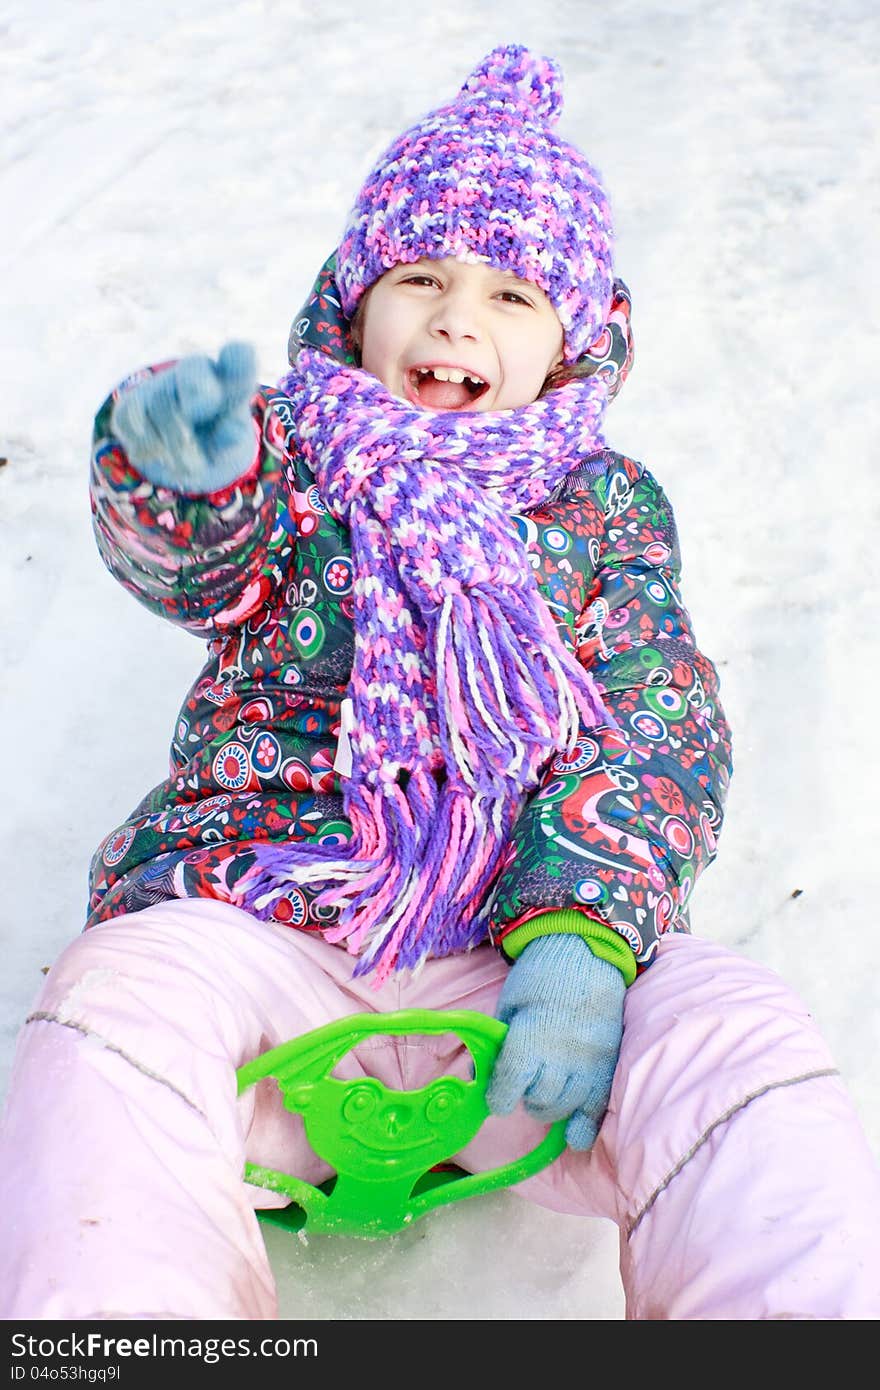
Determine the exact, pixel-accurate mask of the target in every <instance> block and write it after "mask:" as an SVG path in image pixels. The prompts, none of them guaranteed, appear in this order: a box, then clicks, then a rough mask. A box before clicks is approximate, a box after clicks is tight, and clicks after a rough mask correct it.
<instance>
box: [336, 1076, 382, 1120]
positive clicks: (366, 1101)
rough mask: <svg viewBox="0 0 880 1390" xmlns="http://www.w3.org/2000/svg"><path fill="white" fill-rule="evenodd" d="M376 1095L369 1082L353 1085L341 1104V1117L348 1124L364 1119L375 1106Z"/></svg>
mask: <svg viewBox="0 0 880 1390" xmlns="http://www.w3.org/2000/svg"><path fill="white" fill-rule="evenodd" d="M377 1101H378V1095H377V1094H376V1092H375V1090H374V1089H373V1087H372V1086H371V1085H370V1084H369V1082H365V1083H364V1084H363V1085H361V1086H353V1087H352V1088H351V1090H350V1091H349V1093H348V1095H347V1096H346V1097H345V1100H344V1102H343V1105H342V1114H343V1118H344V1119H346V1120H347V1121H348V1123H349V1124H357V1122H358V1121H361V1120H366V1119H367V1118H368V1117H369V1116H370V1115H372V1113H373V1111H374V1110H375V1108H376V1103H377Z"/></svg>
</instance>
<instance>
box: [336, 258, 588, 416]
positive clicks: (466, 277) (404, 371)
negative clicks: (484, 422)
mask: <svg viewBox="0 0 880 1390" xmlns="http://www.w3.org/2000/svg"><path fill="white" fill-rule="evenodd" d="M360 343H361V365H362V366H363V367H364V369H365V370H366V371H368V372H371V373H372V374H373V376H376V377H378V378H379V380H380V381H381V382H382V383H383V385H385V386H387V388H388V390H389V391H391V393H392V394H393V395H395V396H400V397H402V398H403V399H405V400H408V401H410V402H411V404H412V405H415V406H419V407H421V408H422V409H423V410H445V411H461V410H513V409H516V408H517V407H518V406H523V405H528V404H530V402H531V401H534V400H537V398H538V396H539V395H540V392H541V388H542V387H543V385H544V382H545V381H546V379H547V376H548V375H549V373H550V371H551V370H552V369H553V368H554V367H556V366H558V365H559V364H560V362H561V361H562V347H563V334H562V325H561V324H560V322H559V319H558V318H557V317H556V311H555V309H554V308H553V306H552V305H551V303H550V301H549V299H548V298H547V296H546V295H545V294H544V292H543V290H540V289H538V287H537V285H533V284H532V283H531V282H530V281H529V280H521V279H520V278H519V276H517V275H514V274H513V272H512V271H503V270H495V269H494V268H493V267H492V266H489V265H485V264H482V263H481V264H477V265H471V264H469V263H467V262H464V261H457V260H448V259H447V260H441V261H432V260H426V259H422V260H420V261H416V262H414V264H412V265H397V266H395V267H394V269H393V270H389V271H387V272H386V274H385V275H383V276H382V277H381V279H379V280H377V281H376V282H375V284H374V285H373V286H372V287H371V289H370V291H369V294H368V295H367V297H366V301H365V303H364V309H363V313H362V315H361V317H360Z"/></svg>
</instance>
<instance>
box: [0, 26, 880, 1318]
mask: <svg viewBox="0 0 880 1390" xmlns="http://www.w3.org/2000/svg"><path fill="white" fill-rule="evenodd" d="M878 28H880V12H878V10H877V6H876V4H875V3H874V0H839V2H838V3H837V4H835V5H834V6H832V5H830V4H819V3H815V0H778V2H777V3H775V4H773V5H770V6H767V5H763V4H761V3H758V0H754V2H753V0H728V2H727V3H724V4H722V3H718V2H717V0H666V2H665V3H661V2H660V0H616V3H615V4H614V5H600V4H596V3H591V4H588V3H583V0H551V3H546V4H543V5H540V6H538V5H535V4H534V3H533V2H532V0H503V2H502V0H489V3H484V4H481V5H479V6H477V5H474V4H473V3H472V0H445V3H444V4H443V5H442V6H437V7H431V6H428V7H424V6H422V7H417V9H416V10H413V7H412V6H411V5H403V4H392V3H389V0H376V2H375V3H374V4H373V5H372V6H371V7H370V9H369V17H367V11H366V9H365V7H364V6H362V5H360V4H355V3H352V4H345V3H342V0H325V3H323V4H321V5H306V4H304V3H301V0H226V2H225V3H224V0H210V3H209V0H189V3H188V4H187V5H186V6H185V7H183V8H181V7H180V6H179V5H177V4H173V3H170V0H149V3H145V2H144V0H129V3H128V4H126V5H124V6H120V5H119V4H118V3H116V0H80V3H78V4H77V5H70V4H68V3H64V0H5V3H4V4H3V5H2V7H0V131H2V155H0V159H2V164H0V167H2V182H0V199H2V206H3V208H4V209H5V212H4V213H3V219H2V225H3V235H2V245H0V273H2V278H3V319H4V332H3V334H2V337H0V405H2V409H0V455H2V456H3V457H5V458H6V459H8V463H7V464H6V465H5V466H4V467H2V469H0V498H2V514H0V527H2V541H0V593H2V601H0V602H2V610H0V611H2V642H3V647H2V650H3V668H2V727H3V729H4V730H5V740H4V742H5V747H4V757H3V769H4V773H5V782H6V786H7V789H8V791H7V795H6V797H5V798H4V801H3V805H2V811H0V843H2V844H3V846H4V851H5V858H6V867H5V872H4V892H3V902H2V908H0V913H2V949H3V962H4V969H3V972H2V979H0V1064H2V1074H0V1083H2V1086H0V1088H3V1087H5V1084H6V1079H7V1077H8V1069H9V1065H10V1063H11V1059H12V1052H13V1046H14V1039H15V1035H16V1033H17V1030H18V1028H19V1026H20V1023H21V1020H22V1018H23V1017H24V1015H25V1013H26V1012H27V1009H28V1007H29V1004H30V1002H31V1000H32V999H33V997H34V995H35V993H36V991H37V989H38V987H39V984H40V980H41V973H40V972H41V968H42V967H44V966H46V965H48V964H49V963H50V962H51V961H52V960H53V959H54V957H55V956H56V955H57V954H58V952H59V951H60V950H61V948H62V947H63V946H64V944H65V943H66V942H67V941H68V940H70V938H71V937H72V936H73V935H74V934H75V933H76V932H77V931H78V930H79V928H80V925H81V921H82V917H83V911H84V897H85V878H86V871H87V866H88V860H89V857H90V855H91V853H92V851H93V849H94V847H95V845H96V844H97V843H98V841H99V840H100V839H101V838H102V837H103V835H104V834H105V833H106V832H107V831H108V830H109V829H110V828H112V826H114V825H115V824H116V823H117V822H118V821H120V820H121V819H122V818H123V817H124V816H125V814H126V813H127V812H128V811H129V810H130V809H131V807H132V806H133V805H134V804H135V803H136V802H137V801H138V800H139V799H140V797H141V795H142V794H143V792H144V791H145V790H146V789H147V788H148V787H150V786H152V785H153V784H154V783H155V782H157V781H158V780H160V778H161V777H162V776H163V775H164V769H165V758H166V747H167V743H168V740H169V738H170V734H171V730H172V727H173V722H174V717H175V714H176V711H177V706H178V702H179V699H180V697H181V695H182V693H183V691H184V690H185V689H186V688H187V686H188V683H189V681H190V679H191V676H192V674H193V672H194V671H195V670H196V669H197V667H198V665H199V663H200V658H201V649H200V647H199V646H198V645H197V644H195V643H194V641H193V639H192V638H190V637H187V636H186V635H184V634H181V633H179V632H177V631H175V630H173V629H172V628H170V627H168V626H166V625H163V624H162V623H161V622H160V621H159V620H158V619H155V618H152V617H151V616H150V615H148V614H147V613H146V612H145V611H142V610H141V609H140V608H139V606H138V605H136V604H135V603H134V602H133V601H132V600H131V599H130V598H129V597H128V596H127V595H126V594H125V593H124V592H123V591H122V590H121V589H120V588H118V587H117V586H115V585H114V583H113V582H112V581H111V580H110V578H109V576H108V575H107V574H106V573H105V571H104V570H103V567H102V566H101V563H100V561H99V560H98V557H97V554H96V551H95V548H94V545H93V541H92V537H91V532H90V525H89V514H88V503H87V494H86V459H87V455H88V442H89V433H90V425H91V417H92V414H93V413H94V411H95V410H96V409H97V407H98V405H99V404H100V402H101V400H102V399H103V397H104V396H105V395H106V393H107V392H108V391H109V389H110V388H111V387H112V386H113V385H114V384H115V383H116V381H118V380H119V379H120V378H121V377H122V376H123V375H125V374H126V373H127V372H129V371H130V370H132V369H134V368H135V367H137V366H140V365H142V364H143V363H146V362H149V361H153V360H157V359H161V358H165V357H169V356H173V355H176V354H179V353H184V352H189V351H194V350H199V351H208V352H215V351H216V349H217V348H219V346H220V345H221V344H222V343H223V342H224V341H226V340H227V339H228V338H230V337H238V338H245V339H248V340H250V341H251V342H253V343H254V345H255V347H256V350H257V354H258V358H259V363H260V371H261V374H262V375H263V377H264V379H266V380H272V379H275V378H276V377H277V376H278V375H279V374H280V372H281V371H282V369H283V367H284V365H285V345H286V341H287V332H288V327H289V322H290V319H291V317H292V315H293V313H294V312H295V310H296V309H297V308H298V307H299V305H300V303H301V302H302V300H303V298H304V296H305V293H306V291H307V290H308V288H309V286H310V284H311V280H312V277H313V274H314V272H315V271H316V269H317V267H318V266H319V265H320V264H321V262H322V261H323V259H324V257H325V255H326V254H327V252H328V251H329V250H330V249H331V248H332V247H333V246H334V245H335V244H336V241H337V240H338V237H339V233H340V231H341V227H342V220H343V218H344V214H345V211H346V208H347V206H348V204H349V202H350V201H351V198H352V197H353V195H354V193H355V191H356V189H357V187H358V185H359V182H360V180H361V178H362V177H363V175H364V174H365V173H366V170H367V168H368V167H369V163H370V160H371V159H372V158H373V157H374V156H375V155H376V154H377V153H378V152H379V151H380V149H381V148H382V147H383V146H384V144H385V143H386V142H387V141H388V140H389V139H390V138H391V137H392V136H393V135H395V134H396V133H397V132H398V131H399V130H400V129H402V128H403V126H404V125H405V124H406V123H408V122H409V121H410V120H411V119H414V118H415V117H416V116H418V115H419V114H421V113H422V112H423V111H426V110H427V109H429V108H430V107H432V106H434V105H436V104H438V103H439V102H440V101H441V100H443V99H445V98H447V97H449V96H451V95H452V94H453V93H454V92H455V91H456V90H457V88H458V86H459V85H460V83H461V81H462V80H463V79H464V77H465V76H466V74H467V73H468V72H469V71H470V69H471V68H472V67H473V65H474V64H475V63H476V62H477V61H478V59H479V58H481V57H482V56H483V54H484V53H486V52H487V51H488V50H489V49H490V48H492V47H493V46H494V45H495V44H496V43H499V42H521V43H526V44H529V45H531V46H533V47H535V48H538V49H540V50H541V51H543V52H545V53H548V54H551V55H553V56H556V57H558V58H559V60H560V61H561V62H562V64H563V68H564V72H565V78H566V106H565V111H564V113H563V126H562V128H563V130H564V132H565V133H566V134H567V135H569V137H570V138H572V139H573V140H575V141H576V142H577V143H578V144H580V145H581V147H582V148H584V149H585V150H586V151H587V152H588V153H589V154H590V156H591V158H592V159H593V160H594V162H595V163H596V164H597V165H598V166H599V168H600V169H602V170H603V172H604V174H605V178H606V182H607V184H608V187H609V189H610V192H611V196H612V199H613V203H614V206H615V209H616V219H617V227H618V244H619V252H618V267H619V270H620V273H621V274H622V275H623V276H624V278H625V279H626V280H627V282H628V283H629V285H630V288H631V289H632V292H633V296H634V327H635V333H636V367H635V370H634V372H633V374H632V376H631V378H630V380H629V382H628V383H627V386H626V388H625V390H624V391H623V393H622V395H621V397H620V398H619V400H618V401H617V402H616V403H615V404H614V406H613V407H612V409H611V412H610V415H609V428H608V434H609V441H610V442H611V443H612V444H614V445H615V446H617V447H619V448H621V449H624V450H626V451H627V452H629V453H631V454H632V455H634V456H635V457H638V458H642V459H643V460H644V461H645V462H646V463H647V464H648V466H649V467H650V468H651V469H652V470H653V471H654V472H655V473H656V474H657V476H658V477H659V478H660V479H661V481H662V482H663V483H664V485H665V486H666V488H667V491H668V492H669V494H670V496H671V498H672V501H673V503H674V505H675V509H676V514H677V518H678V522H679V526H680V530H681V535H682V544H683V552H684V560H685V571H684V591H685V596H686V599H687V601H688V604H689V607H690V610H691V614H692V616H693V619H694V622H695V626H696V631H697V635H698V638H699V640H700V642H701V645H702V646H703V648H704V649H705V650H706V651H707V653H708V654H709V655H710V656H711V657H712V658H713V659H714V660H715V661H716V663H717V664H718V666H719V669H720V672H721V675H722V680H723V697H724V702H725V707H726V709H727V712H728V715H729V717H730V719H731V721H732V724H733V727H734V731H735V735H736V772H735V776H734V781H733V788H732V792H731V798H730V804H729V811H728V820H727V825H726V828H725V831H724V834H723V836H722V840H721V849H720V855H719V859H718V861H717V863H716V864H715V865H714V866H713V867H712V868H711V869H710V870H709V872H708V874H707V875H706V876H705V877H704V879H703V880H702V881H701V883H700V884H699V885H698V887H697V890H696V893H695V897H694V925H695V929H696V930H697V931H698V932H699V933H700V934H701V935H705V936H708V937H711V938H714V939H717V940H720V941H722V942H724V943H726V944H728V945H730V946H731V947H734V948H736V949H738V950H741V951H743V952H745V953H747V954H748V955H750V956H752V957H753V958H754V959H756V960H759V961H761V962H764V963H766V964H767V965H769V966H771V967H773V968H774V969H776V970H778V971H779V972H780V973H782V974H783V975H784V976H785V977H786V979H787V980H788V981H789V982H790V983H791V984H792V985H793V986H794V988H795V989H796V990H797V991H798V992H799V993H800V994H801V995H802V996H803V997H804V998H805V999H806V1001H807V1002H808V1005H809V1007H810V1009H811V1011H812V1012H813V1014H814V1015H815V1017H816V1018H817V1020H818V1021H819V1023H820V1024H821V1026H822V1028H823V1030H824V1032H825V1034H826V1036H827V1038H828V1040H829V1042H830V1044H831V1047H832V1050H833V1051H834V1053H835V1056H836V1059H837V1061H838V1063H839V1065H840V1067H841V1070H842V1072H843V1075H844V1077H845V1078H846V1080H847V1083H848V1085H849V1087H850V1090H851V1093H852V1095H853V1098H854V1100H855V1102H856V1105H857V1107H858V1109H859V1112H860V1114H861V1117H862V1120H863V1123H864V1125H865V1129H866V1132H867V1134H868V1138H869V1141H870V1143H871V1145H872V1148H873V1149H874V1151H875V1152H880V1080H878V1076H877V1070H876V1066H875V1059H876V1057H877V1055H878V1051H880V1009H878V1007H877V1000H876V987H875V983H874V980H873V976H872V972H871V971H870V969H869V967H868V953H869V950H870V942H871V933H872V932H873V931H875V930H876V892H877V886H876V885H877V872H876V862H877V861H876V858H875V855H876V838H875V837H876V833H877V813H876V801H875V786H876V781H877V774H878V765H877V755H876V751H875V752H874V753H873V754H872V753H871V751H870V750H871V748H872V747H873V748H876V735H875V734H874V733H872V730H874V729H875V727H876V725H877V722H878V711H877V708H876V676H877V672H878V667H880V651H878V633H880V612H878V601H877V586H876V583H875V580H874V573H875V564H874V545H875V537H876V534H877V524H878V520H880V518H878V510H880V508H878V497H880V489H878V484H877V476H876V471H875V468H876V444H875V443H874V439H875V432H876V387H875V371H876V364H877V360H878V324H880V314H878V307H880V306H878V303H877V283H878V281H877V277H876V274H875V273H874V274H872V272H874V270H875V266H874V259H875V256H876V245H877V241H878V232H880V227H878V216H877V212H878V207H877V204H878V195H877V155H878V135H877V131H878V129H880V123H878V114H880V112H878V93H880V82H878V71H877V69H878V62H877V56H878V53H880V33H878ZM872 767H873V769H874V771H873V774H872V772H871V769H872ZM267 1239H268V1242H269V1247H270V1253H271V1256H272V1260H273V1264H274V1265H275V1268H276V1269H277V1271H278V1272H279V1278H280V1289H281V1311H282V1316H287V1317H299V1316H310V1317H324V1318H346V1317H356V1318H417V1317H421V1316H425V1315H428V1316H431V1317H435V1318H448V1319H469V1318H481V1319H482V1318H498V1319H505V1318H523V1317H526V1318H533V1319H534V1318H547V1319H549V1318H560V1317H562V1318H577V1319H615V1318H620V1317H622V1312H623V1306H622V1296H621V1293H620V1288H619V1280H618V1275H617V1268H616V1232H615V1230H614V1229H613V1227H611V1226H610V1225H609V1224H605V1223H599V1222H595V1223H592V1222H583V1221H578V1220H575V1219H573V1218H569V1217H563V1216H560V1215H557V1214H554V1213H551V1212H546V1211H542V1210H539V1209H537V1208H535V1207H532V1206H530V1205H528V1204H526V1203H525V1202H523V1201H521V1200H520V1199H518V1198H517V1197H515V1196H514V1195H513V1194H510V1193H504V1194H498V1195H495V1196H493V1197H491V1198H486V1199H482V1200H479V1201H478V1202H476V1203H465V1204H462V1205H461V1206H460V1207H451V1208H448V1209H446V1210H444V1211H440V1212H438V1213H435V1215H434V1216H433V1217H429V1218H427V1219H426V1220H425V1221H423V1222H420V1223H417V1224H416V1226H414V1227H413V1228H412V1229H410V1230H408V1231H406V1232H405V1233H403V1234H402V1235H400V1236H397V1237H394V1238H393V1239H391V1240H389V1241H386V1242H373V1243H369V1244H367V1243H363V1242H358V1241H349V1240H338V1241H327V1240H324V1241H322V1240H321V1239H320V1238H312V1240H311V1241H310V1242H309V1243H308V1245H307V1246H303V1245H302V1243H301V1242H298V1241H296V1240H291V1239H290V1237H289V1236H285V1235H284V1233H282V1232H278V1231H270V1232H269V1234H268V1237H267Z"/></svg>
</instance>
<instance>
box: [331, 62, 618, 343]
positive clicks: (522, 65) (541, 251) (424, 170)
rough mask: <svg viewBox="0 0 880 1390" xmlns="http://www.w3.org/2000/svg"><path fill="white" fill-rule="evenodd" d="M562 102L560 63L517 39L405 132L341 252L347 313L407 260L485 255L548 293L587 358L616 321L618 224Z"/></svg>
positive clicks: (381, 163)
mask: <svg viewBox="0 0 880 1390" xmlns="http://www.w3.org/2000/svg"><path fill="white" fill-rule="evenodd" d="M561 109H562V74H561V72H560V69H559V67H558V65H557V64H556V63H555V62H554V61H553V60H552V59H550V58H542V57H539V56H537V55H536V54H534V53H531V52H530V51H529V50H528V49H527V48H523V47H522V46H521V45H519V44H508V45H504V46H501V47H499V48H494V49H493V50H492V52H491V53H489V54H488V56H487V57H486V58H484V59H483V61H482V62H481V63H480V64H479V66H478V67H477V68H475V70H474V71H473V72H472V73H471V75H470V77H469V78H468V79H467V81H466V82H465V84H464V86H463V87H462V89H461V91H460V92H459V93H458V95H457V96H456V98H455V99H454V101H452V102H450V103H448V104H447V105H445V106H441V107H439V108H438V109H437V110H436V111H432V112H430V113H429V114H428V115H427V116H425V117H424V118H423V119H422V120H421V121H419V122H418V123H417V124H416V125H414V126H412V127H411V128H410V129H409V130H407V131H405V132H404V133H403V134H402V135H400V136H399V137H398V138H397V139H396V140H395V141H394V142H393V144H391V145H390V146H389V148H388V149H387V150H386V151H385V153H384V154H383V155H382V156H381V158H380V159H379V160H378V162H377V163H376V165H375V167H374V168H373V170H372V172H371V173H370V174H369V176H368V178H367V180H366V182H365V184H364V186H363V188H362V189H361V191H360V193H359V194H358V197H357V200H356V202H355V205H354V207H353V209H352V212H351V214H350V217H349V220H348V225H347V228H346V231H345V234H344V236H343V239H342V243H341V245H340V247H339V251H338V253H337V280H338V284H339V289H340V292H341V295H342V307H343V309H344V311H345V314H346V315H347V316H348V317H349V318H350V317H351V316H352V314H353V313H354V311H355V309H356V307H357V304H358V301H359V300H360V299H361V297H362V295H363V294H364V293H365V291H366V290H367V289H369V287H370V285H372V284H373V282H374V281H376V280H378V279H379V277H380V276H381V275H384V274H385V272H386V270H390V269H391V268H392V267H393V266H395V265H399V264H401V263H405V264H410V263H412V262H413V261H417V260H419V259H420V258H421V257H426V258H428V259H431V260H442V259H444V258H446V257H453V258H455V259H457V260H464V261H470V262H484V263H486V264H488V265H491V266H494V267H495V268H496V269H498V270H509V271H513V273H514V274H516V275H519V276H520V277H521V278H522V279H524V280H530V281H532V283H534V284H536V285H538V286H539V287H540V289H542V290H543V291H544V293H545V294H546V295H547V298H548V299H549V300H550V303H551V304H552V305H553V308H554V309H555V310H556V313H557V315H558V317H559V321H560V323H561V324H562V327H563V329H564V331H565V348H564V356H565V360H566V361H567V362H574V361H576V360H577V358H578V357H580V355H581V354H582V353H583V352H585V351H586V349H587V348H589V347H590V345H591V344H592V343H593V341H594V340H595V339H596V338H597V337H598V336H599V334H600V333H601V332H602V329H603V327H604V325H605V320H606V314H607V312H608V309H609V306H610V302H611V287H612V228H611V213H610V209H609V206H608V200H607V198H606V196H605V192H604V190H603V188H602V184H601V181H600V178H599V175H598V173H597V172H596V170H595V169H594V168H593V166H592V165H591V164H589V163H588V162H587V160H586V159H585V158H584V156H583V155H582V154H581V153H580V151H579V150H577V149H576V148H575V147H574V146H573V145H570V144H568V143H567V142H566V141H564V140H562V139H560V137H559V136H558V135H557V134H556V133H555V131H554V126H555V124H556V122H557V120H558V118H559V113H560V111H561Z"/></svg>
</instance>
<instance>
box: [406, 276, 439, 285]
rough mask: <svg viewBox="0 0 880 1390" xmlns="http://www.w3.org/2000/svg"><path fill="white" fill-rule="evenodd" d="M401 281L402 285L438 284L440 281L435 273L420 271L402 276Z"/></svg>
mask: <svg viewBox="0 0 880 1390" xmlns="http://www.w3.org/2000/svg"><path fill="white" fill-rule="evenodd" d="M399 283H400V284H401V285H438V284H439V281H438V280H436V279H435V278H434V276H433V275H425V274H424V273H420V274H412V275H405V276H402V277H401V279H400V281H399Z"/></svg>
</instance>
